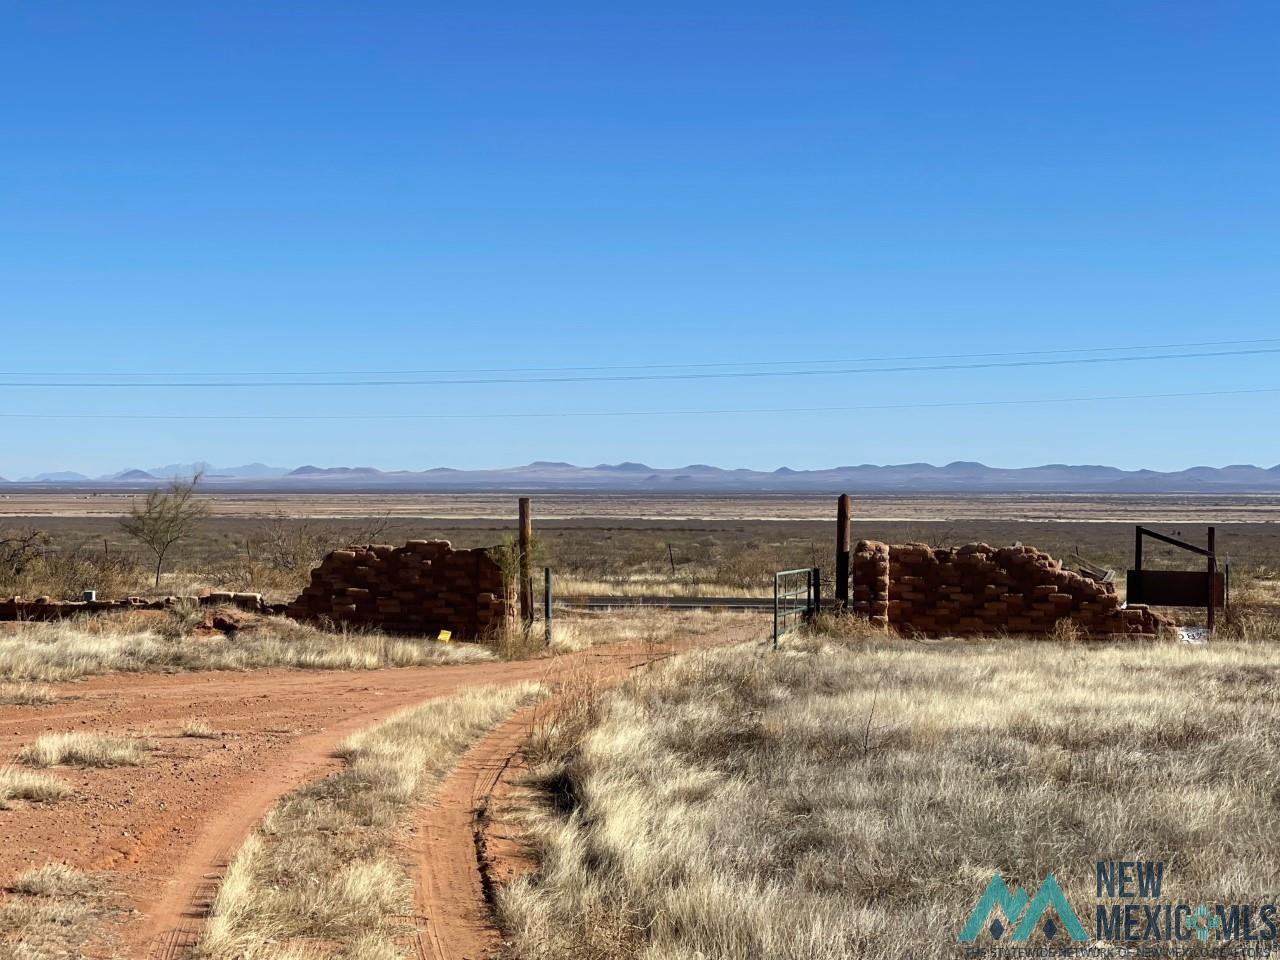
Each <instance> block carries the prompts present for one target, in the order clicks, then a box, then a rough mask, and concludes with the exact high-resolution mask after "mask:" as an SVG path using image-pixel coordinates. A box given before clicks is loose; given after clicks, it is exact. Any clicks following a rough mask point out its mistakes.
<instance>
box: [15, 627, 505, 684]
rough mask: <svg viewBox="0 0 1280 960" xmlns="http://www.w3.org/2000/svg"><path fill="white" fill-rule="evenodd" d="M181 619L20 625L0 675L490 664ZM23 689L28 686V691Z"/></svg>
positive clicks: (483, 656)
mask: <svg viewBox="0 0 1280 960" xmlns="http://www.w3.org/2000/svg"><path fill="white" fill-rule="evenodd" d="M181 616H182V614H181V613H178V614H173V615H168V614H164V615H160V616H159V617H157V618H151V619H146V618H137V617H132V616H129V615H119V616H100V617H84V618H80V619H77V620H69V621H61V622H59V621H54V622H49V623H33V624H24V625H22V628H21V629H20V630H16V631H13V632H10V633H8V634H0V678H4V679H5V680H8V681H44V682H50V681H61V680H74V679H76V678H78V677H85V676H92V675H95V674H103V673H112V672H146V671H182V670H253V669H264V668H267V667H296V668H301V669H311V670H372V669H376V668H379V667H407V666H426V665H432V664H446V663H475V662H478V661H481V660H489V659H493V657H494V654H493V653H492V652H491V651H489V650H488V649H486V648H484V647H481V646H477V645H475V644H465V643H436V642H433V641H429V640H425V639H421V638H405V637H391V636H388V635H386V634H382V633H377V632H372V631H345V632H344V631H338V632H332V631H325V630H320V629H317V628H316V627H312V626H307V625H305V624H301V623H298V622H296V621H294V620H289V619H286V618H284V617H270V618H263V619H262V620H260V621H258V622H255V623H254V624H253V626H252V628H251V629H244V630H238V631H236V633H235V636H234V637H232V636H228V635H227V634H224V633H220V632H216V631H208V632H205V633H195V632H193V631H192V629H191V627H192V625H191V624H187V625H186V626H185V627H184V626H183V624H181V623H179V622H176V620H175V618H177V620H180V619H181ZM28 689H31V688H30V687H29V688H28Z"/></svg>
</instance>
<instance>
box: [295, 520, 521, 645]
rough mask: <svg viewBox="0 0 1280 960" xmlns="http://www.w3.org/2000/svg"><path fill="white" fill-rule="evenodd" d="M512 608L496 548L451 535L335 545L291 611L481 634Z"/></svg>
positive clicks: (400, 628)
mask: <svg viewBox="0 0 1280 960" xmlns="http://www.w3.org/2000/svg"><path fill="white" fill-rule="evenodd" d="M507 610H508V604H507V595H506V585H505V582H504V579H503V576H502V569H501V567H499V566H498V564H497V563H496V562H495V561H494V559H493V558H492V557H491V556H489V553H488V551H486V550H483V549H478V550H454V549H453V547H452V546H451V545H450V544H449V541H448V540H410V541H409V542H408V543H407V544H405V545H404V546H403V547H391V546H381V545H370V546H365V547H351V548H349V549H346V550H335V551H334V552H333V553H330V554H329V555H328V556H327V557H325V558H324V560H323V561H322V562H321V564H320V566H319V567H317V568H316V569H315V570H312V571H311V583H310V584H309V585H308V586H307V588H306V589H305V590H303V591H302V594H301V595H300V596H299V597H298V599H296V600H294V601H293V603H291V604H289V606H288V607H287V608H286V610H285V613H286V614H287V615H288V616H290V617H293V618H294V619H296V620H306V621H312V622H331V623H335V624H353V625H360V626H370V627H377V628H379V629H382V630H387V631H390V632H394V633H412V634H435V633H437V632H438V631H440V630H448V631H450V632H451V633H452V634H453V636H455V637H457V638H458V639H476V638H478V637H482V636H484V634H485V633H487V632H488V631H490V630H491V629H493V628H495V627H497V626H499V625H500V624H501V623H502V622H503V621H504V620H505V618H506V616H507Z"/></svg>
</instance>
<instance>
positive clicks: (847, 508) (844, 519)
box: [836, 493, 853, 610]
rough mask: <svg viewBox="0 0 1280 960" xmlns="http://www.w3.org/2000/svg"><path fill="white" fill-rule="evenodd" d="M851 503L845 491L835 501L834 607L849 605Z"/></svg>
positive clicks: (842, 607)
mask: <svg viewBox="0 0 1280 960" xmlns="http://www.w3.org/2000/svg"><path fill="white" fill-rule="evenodd" d="M852 506H853V505H852V503H851V501H850V500H849V495H848V494H847V493H842V494H840V499H839V500H837V501H836V607H837V608H838V609H840V610H845V609H848V606H849V513H850V512H851V510H852Z"/></svg>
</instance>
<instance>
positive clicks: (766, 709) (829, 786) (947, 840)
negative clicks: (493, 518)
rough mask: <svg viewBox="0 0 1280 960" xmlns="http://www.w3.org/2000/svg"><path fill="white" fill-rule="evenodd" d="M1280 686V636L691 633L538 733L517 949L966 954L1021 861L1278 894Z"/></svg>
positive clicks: (532, 959)
mask: <svg viewBox="0 0 1280 960" xmlns="http://www.w3.org/2000/svg"><path fill="white" fill-rule="evenodd" d="M1273 639H1274V638H1273ZM1278 695H1280V659H1277V657H1276V656H1275V653H1274V647H1272V646H1271V645H1269V644H1264V643H1258V644H1252V643H1230V642H1227V643H1219V644H1214V645H1211V646H1208V647H1191V646H1186V645H1177V644H1163V643H1162V644H1150V643H1141V644H1136V643H1129V644H1123V645H1109V646H1097V645H1069V644H1067V645H1064V644H1056V643H1051V642H1045V641H1040V642H1020V641H1016V640H1008V639H1006V640H1001V641H996V642H982V643H972V644H933V645H919V644H912V643H908V642H905V641H898V640H892V639H887V638H884V637H882V636H870V637H869V636H866V635H865V634H863V635H859V634H858V633H857V632H856V631H849V632H848V635H847V636H846V637H845V638H844V639H839V640H837V639H832V638H830V637H821V636H819V637H809V638H797V639H794V640H792V641H790V642H785V643H784V645H783V648H782V649H781V650H779V651H778V652H776V653H774V652H770V651H768V650H767V649H763V648H761V647H759V646H736V647H730V648H722V649H719V650H714V651H709V652H698V653H691V654H687V655H684V656H682V657H679V658H676V659H674V660H672V661H668V662H667V663H666V664H664V665H663V666H661V667H659V668H657V669H655V670H653V671H650V672H648V673H646V674H643V675H640V676H637V677H634V678H633V679H632V680H631V681H629V682H628V684H627V685H626V686H625V687H623V688H622V689H621V690H619V691H617V692H615V693H613V694H608V695H605V696H604V698H603V699H602V700H601V702H600V703H599V705H598V707H597V708H596V709H595V710H582V709H581V708H580V707H579V708H578V709H577V710H576V713H575V716H576V717H578V718H580V722H577V723H573V722H570V723H565V724H547V725H545V726H544V727H543V728H542V733H541V735H540V736H539V737H535V739H534V741H533V742H531V744H530V746H529V759H530V762H531V776H532V779H533V784H534V785H535V786H536V787H537V788H538V790H537V793H536V796H539V797H540V798H541V799H540V801H539V802H538V803H537V804H536V805H535V808H534V809H532V810H530V811H529V821H528V823H529V826H528V829H529V837H530V840H531V842H532V843H533V845H534V848H535V849H536V852H537V855H538V857H539V861H540V867H539V869H538V871H537V872H536V873H535V874H533V875H531V876H529V877H527V878H525V879H523V880H520V881H517V882H516V883H515V884H514V885H513V886H512V887H510V888H508V889H507V890H505V892H503V893H502V894H501V895H500V903H499V907H500V915H501V922H502V925H503V927H504V930H505V932H506V934H507V935H508V936H509V937H510V940H511V951H510V955H511V956H512V957H515V958H520V960H570V958H572V960H614V958H617V960H622V958H627V960H633V958H639V960H675V958H681V960H684V958H692V957H697V958H705V960H721V958H723V960H759V958H762V957H768V958H770V960H788V958H794V960H875V958H907V957H911V958H933V957H937V958H942V957H953V956H955V955H956V952H957V949H958V945H957V936H958V933H959V931H960V929H961V926H962V925H963V923H964V919H965V916H966V914H967V913H968V911H969V910H970V908H971V907H972V906H973V904H974V902H975V901H976V899H977V898H978V896H979V895H980V894H981V892H982V890H983V888H984V886H985V885H986V883H987V882H988V881H989V879H990V877H991V875H992V874H993V873H995V872H997V871H999V872H1000V873H1002V874H1003V876H1004V877H1005V878H1006V879H1007V880H1009V881H1010V882H1011V883H1012V882H1015V881H1016V882H1018V883H1021V884H1023V885H1026V886H1027V888H1028V889H1029V890H1033V889H1035V887H1036V886H1037V885H1038V884H1039V882H1040V881H1041V880H1042V879H1043V878H1044V876H1045V875H1046V874H1047V873H1049V872H1052V873H1053V874H1054V875H1055V876H1056V877H1057V878H1058V880H1059V882H1061V883H1062V884H1063V886H1064V889H1065V892H1066V895H1067V897H1068V899H1069V900H1072V899H1075V900H1077V901H1078V902H1086V901H1088V900H1089V898H1090V897H1092V896H1093V894H1094V877H1093V864H1094V862H1095V861H1097V860H1110V859H1115V860H1133V859H1137V860H1148V859H1149V860H1162V861H1164V862H1165V863H1166V865H1167V867H1166V869H1167V881H1166V883H1167V888H1166V894H1169V895H1171V896H1172V897H1173V898H1174V900H1175V901H1176V900H1185V901H1187V902H1190V903H1193V904H1194V903H1199V902H1201V901H1204V902H1208V903H1220V902H1231V901H1255V902H1256V901H1258V900H1264V899H1266V898H1267V895H1268V894H1269V893H1270V892H1273V891H1275V890H1276V889H1277V886H1278V884H1280V835H1278V834H1277V832H1276V830H1275V829H1274V827H1275V823H1276V821H1277V818H1278V817H1280V798H1278V796H1277V792H1276V784H1277V783H1278V782H1280V722H1277V721H1278V719H1280V717H1278V716H1277V696H1278Z"/></svg>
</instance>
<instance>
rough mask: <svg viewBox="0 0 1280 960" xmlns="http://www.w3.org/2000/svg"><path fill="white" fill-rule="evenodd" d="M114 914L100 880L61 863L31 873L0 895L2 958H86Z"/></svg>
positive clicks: (15, 959)
mask: <svg viewBox="0 0 1280 960" xmlns="http://www.w3.org/2000/svg"><path fill="white" fill-rule="evenodd" d="M115 909H116V906H115V905H114V904H113V902H112V898H111V895H110V893H109V891H108V890H107V889H106V888H105V886H104V883H103V881H102V879H101V878H99V877H94V876H89V875H86V874H83V873H79V872H77V871H75V870H72V869H71V868H69V867H67V866H65V865H64V864H60V863H51V864H47V865H45V866H42V867H36V868H34V869H32V870H28V871H26V872H25V873H23V874H22V875H20V876H18V877H17V878H15V879H14V880H13V882H12V883H10V884H9V887H8V889H7V891H6V892H5V894H3V895H0V956H3V957H6V958H10V957H11V958H13V960H73V958H79V957H83V956H84V954H83V953H82V952H81V949H80V948H81V947H82V945H83V944H84V943H85V942H86V940H87V938H88V936H89V931H90V930H91V929H92V928H93V927H95V926H96V925H98V924H100V923H101V921H102V920H103V919H104V918H105V917H106V916H107V915H108V914H109V913H111V912H113V911H114V910H115Z"/></svg>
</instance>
